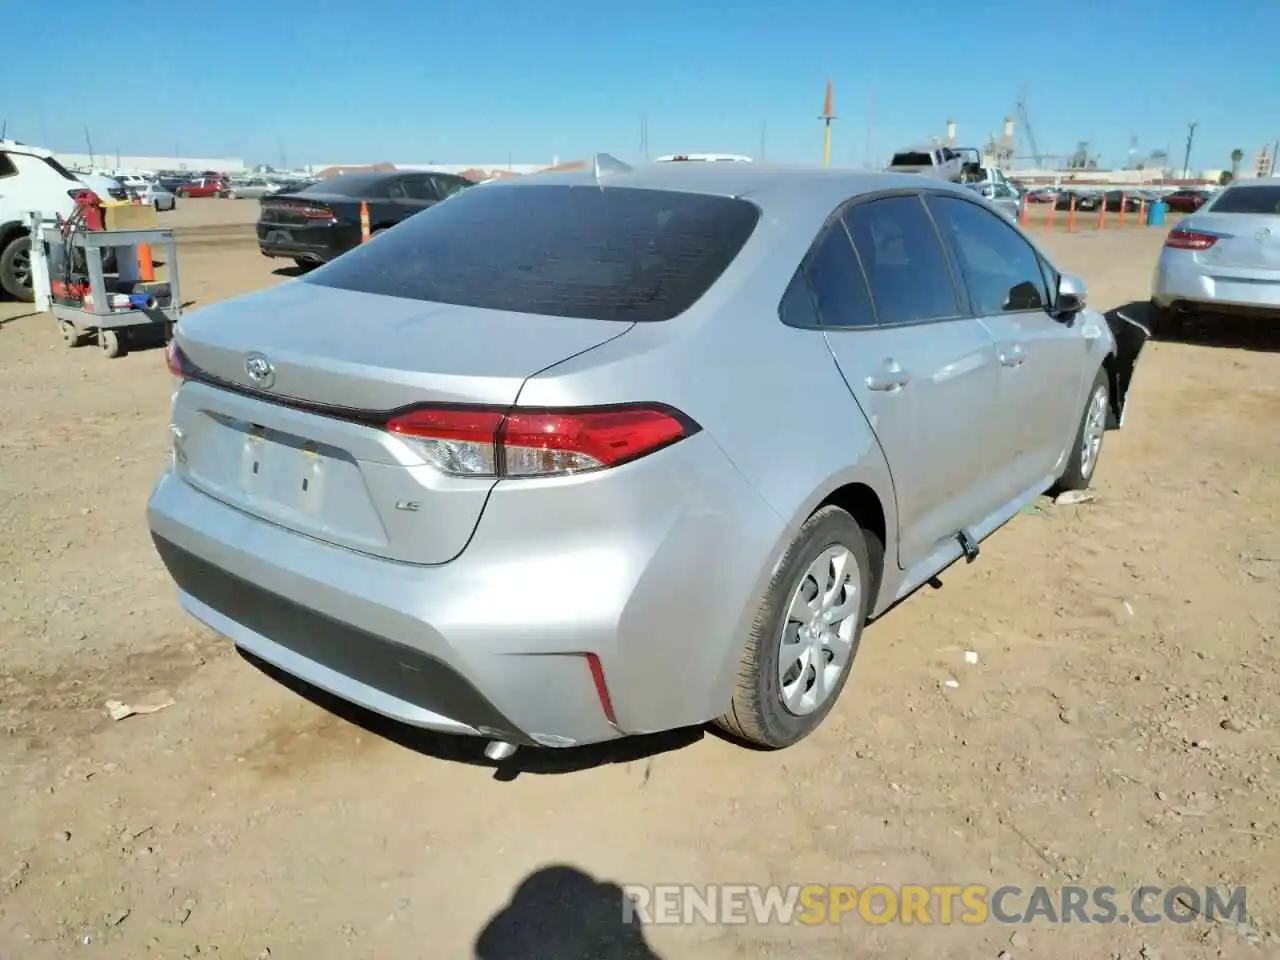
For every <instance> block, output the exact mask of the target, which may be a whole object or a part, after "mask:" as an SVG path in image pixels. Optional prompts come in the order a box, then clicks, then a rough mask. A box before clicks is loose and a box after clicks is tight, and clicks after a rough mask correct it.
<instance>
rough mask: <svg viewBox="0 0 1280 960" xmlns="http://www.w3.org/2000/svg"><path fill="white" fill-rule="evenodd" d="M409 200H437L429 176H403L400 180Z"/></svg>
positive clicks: (437, 197)
mask: <svg viewBox="0 0 1280 960" xmlns="http://www.w3.org/2000/svg"><path fill="white" fill-rule="evenodd" d="M400 182H401V184H403V186H404V191H405V193H406V194H407V195H408V198H409V199H410V200H416V201H418V202H424V201H432V200H439V199H440V195H439V194H438V193H437V192H436V185H435V182H434V181H433V180H432V178H431V177H405V178H404V179H403V180H401V181H400Z"/></svg>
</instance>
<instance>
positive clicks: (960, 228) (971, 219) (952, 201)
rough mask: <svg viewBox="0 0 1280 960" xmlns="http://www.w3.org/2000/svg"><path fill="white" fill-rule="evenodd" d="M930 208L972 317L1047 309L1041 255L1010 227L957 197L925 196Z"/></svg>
mask: <svg viewBox="0 0 1280 960" xmlns="http://www.w3.org/2000/svg"><path fill="white" fill-rule="evenodd" d="M929 207H930V209H931V210H932V211H933V214H934V217H935V218H936V220H937V222H938V227H939V229H941V230H942V233H943V236H945V237H946V238H947V242H948V244H949V245H950V247H951V252H952V256H953V257H954V259H955V261H956V263H957V264H958V266H959V268H960V273H961V275H962V276H963V277H964V282H965V286H966V287H967V288H968V291H969V300H970V303H971V305H972V308H973V312H974V313H975V314H977V315H978V316H984V317H985V316H992V315H994V314H998V313H1018V312H1022V311H1029V310H1046V309H1048V307H1049V302H1050V301H1049V291H1048V288H1047V286H1046V284H1045V274H1044V270H1043V265H1042V264H1041V262H1040V257H1039V255H1038V254H1037V253H1036V251H1035V249H1034V248H1032V246H1031V244H1029V243H1027V241H1026V240H1025V239H1023V237H1022V236H1021V235H1020V234H1019V233H1018V232H1017V231H1016V230H1015V229H1014V228H1013V227H1012V226H1011V225H1010V224H1008V223H1006V222H1005V221H1004V220H1003V219H1002V218H1001V217H999V216H998V215H996V214H994V213H991V212H990V211H988V210H985V209H983V208H982V207H979V206H978V205H977V204H974V203H969V202H968V201H967V200H962V199H960V198H958V197H946V196H934V197H930V198H929Z"/></svg>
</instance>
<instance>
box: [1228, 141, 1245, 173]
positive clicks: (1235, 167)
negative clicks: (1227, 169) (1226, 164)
mask: <svg viewBox="0 0 1280 960" xmlns="http://www.w3.org/2000/svg"><path fill="white" fill-rule="evenodd" d="M1243 159H1244V151H1243V150H1241V149H1240V148H1239V147H1236V148H1235V149H1234V150H1232V151H1231V179H1232V180H1234V179H1235V178H1236V177H1238V176H1239V175H1240V161H1241V160H1243Z"/></svg>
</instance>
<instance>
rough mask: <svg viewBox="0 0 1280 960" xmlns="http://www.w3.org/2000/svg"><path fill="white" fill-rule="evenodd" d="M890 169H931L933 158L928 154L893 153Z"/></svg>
mask: <svg viewBox="0 0 1280 960" xmlns="http://www.w3.org/2000/svg"><path fill="white" fill-rule="evenodd" d="M889 165H890V166H891V167H931V166H933V156H932V155H931V154H928V153H895V154H894V155H893V161H892V162H891V163H890V164H889Z"/></svg>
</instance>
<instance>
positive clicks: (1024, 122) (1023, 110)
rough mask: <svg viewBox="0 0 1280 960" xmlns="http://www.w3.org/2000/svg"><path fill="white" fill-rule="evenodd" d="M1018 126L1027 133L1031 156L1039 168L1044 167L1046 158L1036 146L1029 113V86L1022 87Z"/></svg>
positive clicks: (1018, 104)
mask: <svg viewBox="0 0 1280 960" xmlns="http://www.w3.org/2000/svg"><path fill="white" fill-rule="evenodd" d="M1017 113H1018V124H1019V125H1020V126H1021V127H1022V129H1023V130H1025V131H1026V133H1027V146H1028V147H1030V148H1031V156H1032V158H1033V159H1034V160H1035V162H1036V166H1037V167H1042V166H1044V158H1043V157H1042V156H1041V154H1040V148H1039V147H1037V146H1036V135H1035V133H1033V132H1032V130H1031V116H1030V114H1028V113H1027V85H1026V84H1025V83H1024V84H1023V85H1022V90H1021V92H1020V93H1019V94H1018V103H1017Z"/></svg>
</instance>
